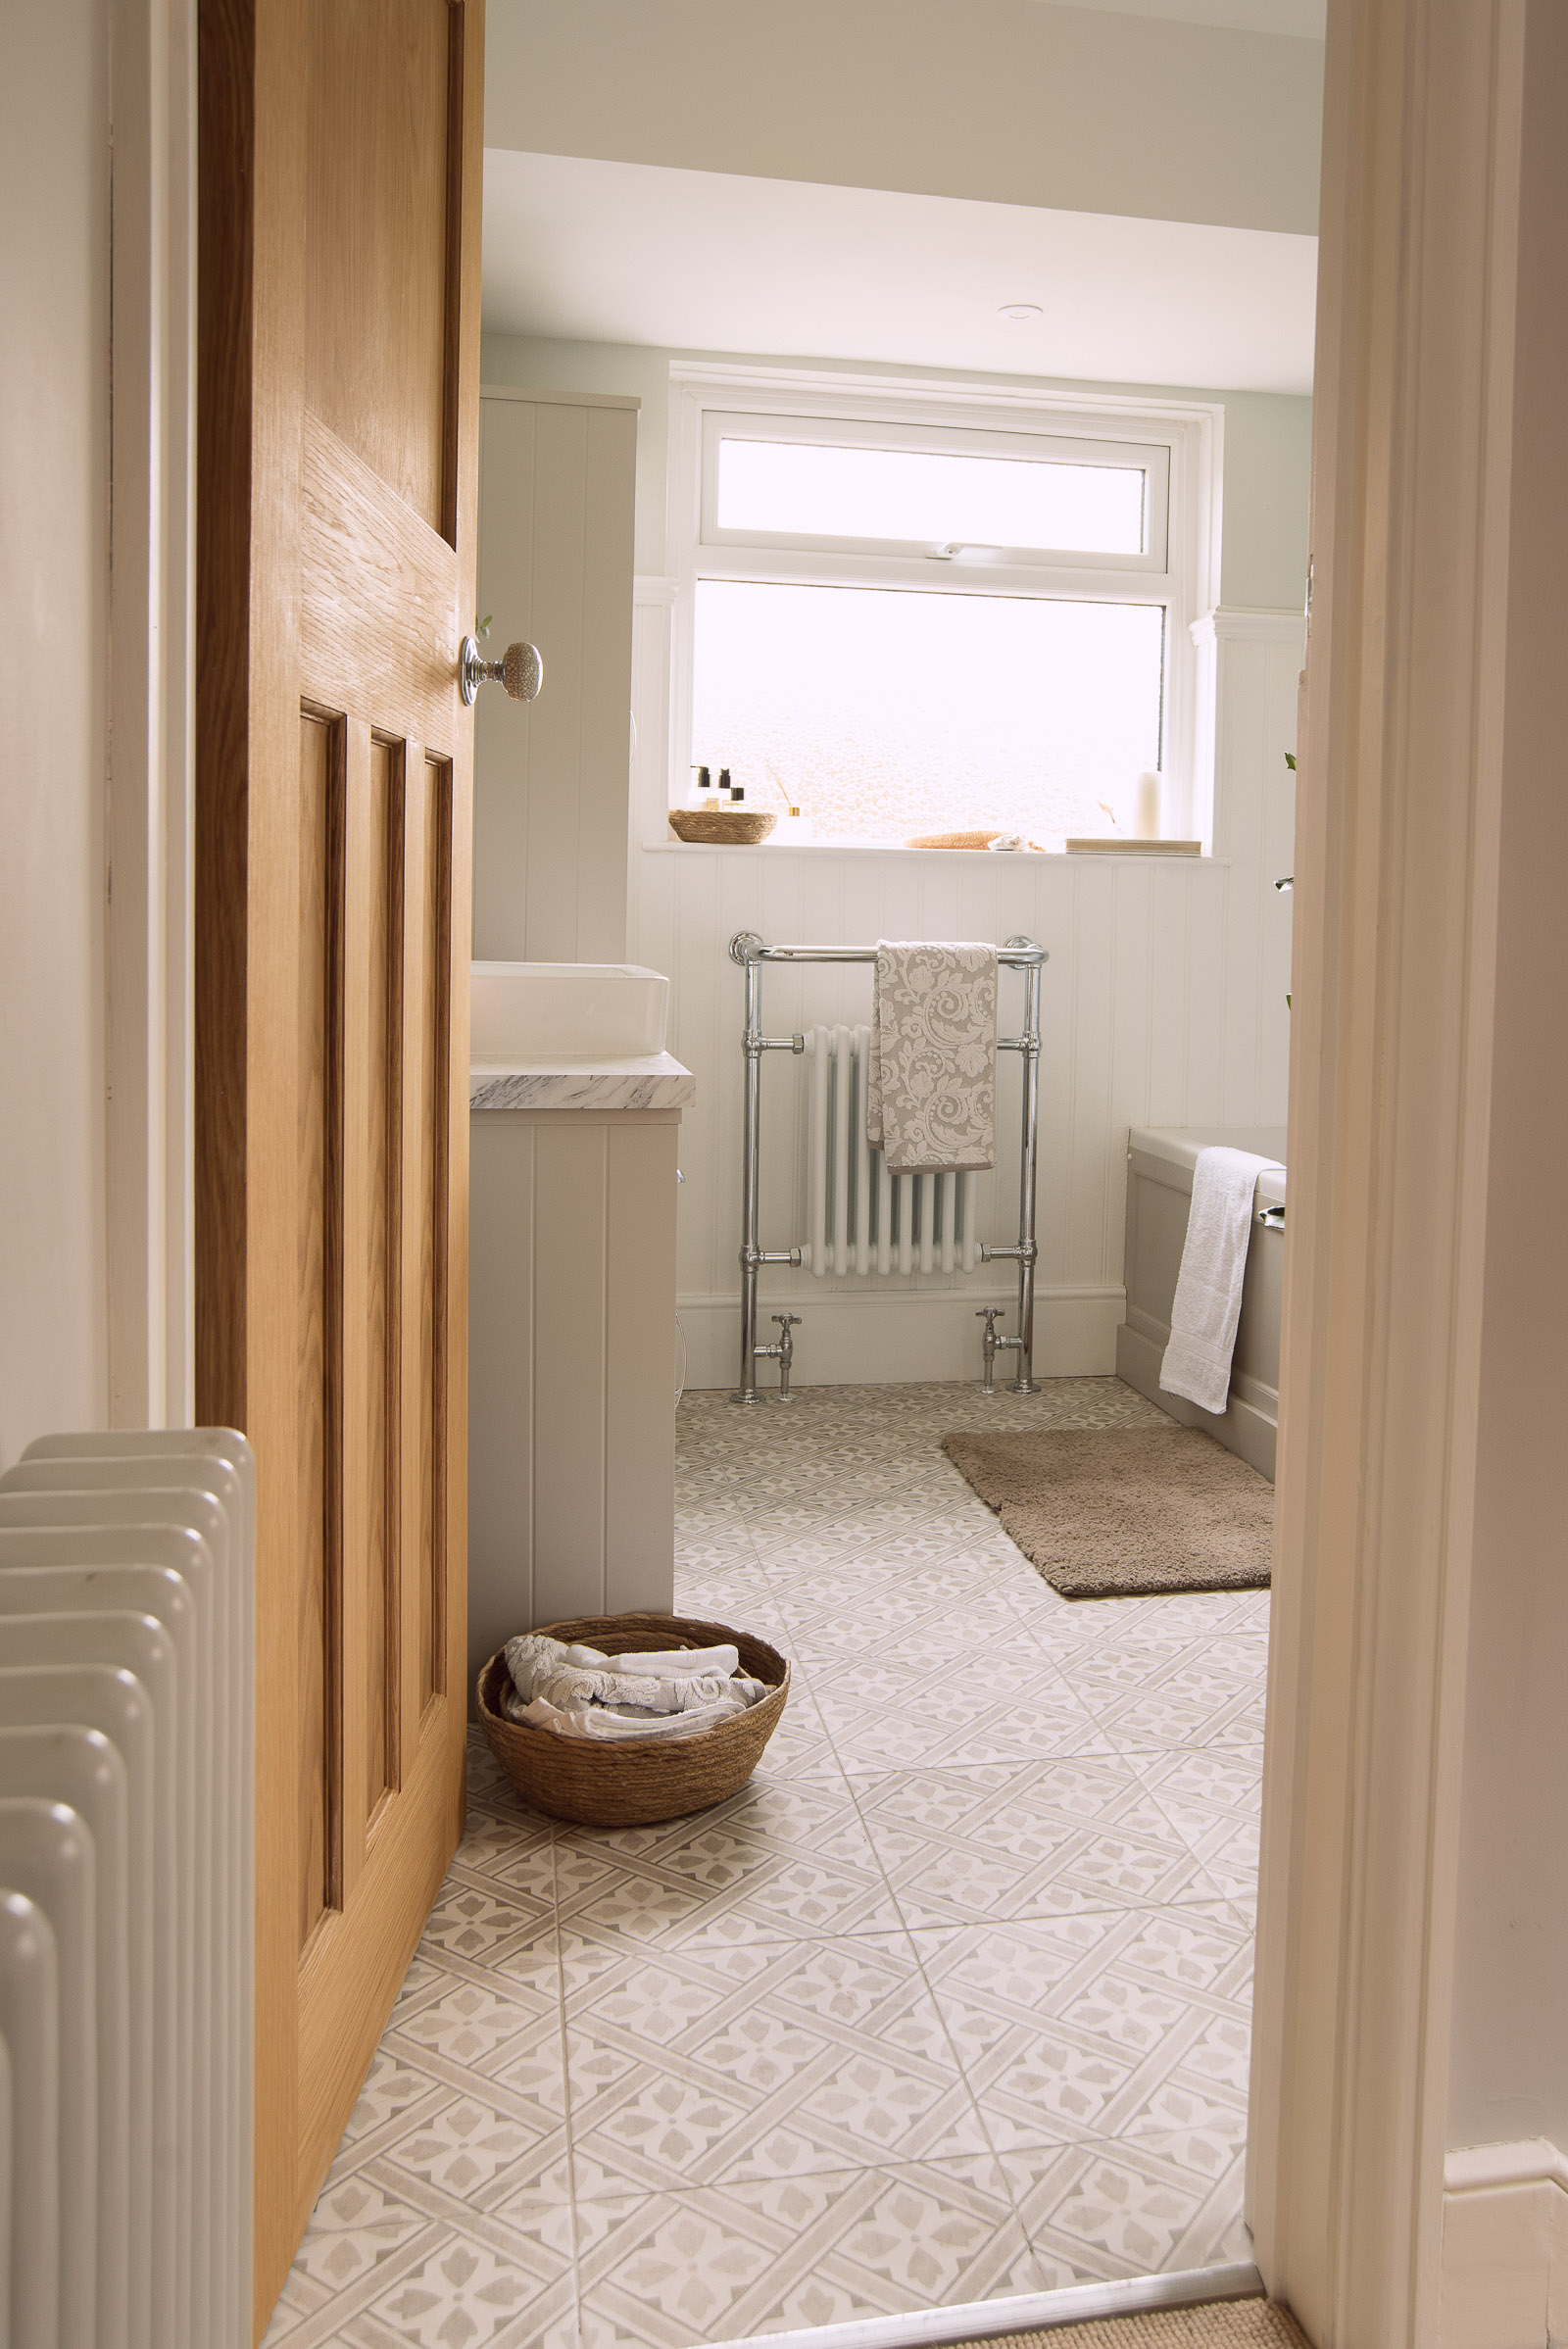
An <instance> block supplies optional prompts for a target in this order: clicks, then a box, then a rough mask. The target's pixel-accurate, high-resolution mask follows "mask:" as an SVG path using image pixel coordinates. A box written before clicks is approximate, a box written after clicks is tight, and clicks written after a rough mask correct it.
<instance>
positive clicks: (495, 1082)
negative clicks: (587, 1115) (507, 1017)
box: [468, 1052, 697, 1109]
mask: <svg viewBox="0 0 1568 2349" xmlns="http://www.w3.org/2000/svg"><path fill="white" fill-rule="evenodd" d="M696 1099H697V1079H696V1078H695V1077H694V1076H693V1075H692V1072H691V1070H690V1069H689V1068H685V1067H683V1066H682V1064H681V1063H680V1061H678V1060H676V1059H675V1058H673V1057H672V1055H671V1054H670V1053H668V1052H654V1053H651V1054H649V1055H647V1056H646V1057H644V1058H639V1059H631V1060H535V1061H533V1062H532V1063H531V1064H530V1065H529V1066H528V1067H527V1068H495V1067H484V1068H470V1070H469V1071H468V1107H469V1108H470V1109H688V1108H690V1106H691V1104H692V1102H693V1101H695V1100H696Z"/></svg>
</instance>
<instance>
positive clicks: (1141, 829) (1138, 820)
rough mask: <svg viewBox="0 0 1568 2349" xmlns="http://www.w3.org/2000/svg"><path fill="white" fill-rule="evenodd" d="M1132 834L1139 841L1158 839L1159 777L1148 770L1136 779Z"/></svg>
mask: <svg viewBox="0 0 1568 2349" xmlns="http://www.w3.org/2000/svg"><path fill="white" fill-rule="evenodd" d="M1133 832H1134V834H1135V836H1136V837H1137V838H1138V839H1139V840H1157V839H1158V838H1159V777H1158V775H1157V774H1156V773H1155V772H1154V771H1153V769H1152V768H1148V769H1146V771H1145V772H1144V773H1143V774H1141V775H1140V776H1139V778H1138V790H1137V793H1136V795H1135V797H1134V801H1133Z"/></svg>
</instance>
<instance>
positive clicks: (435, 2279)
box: [367, 2228, 576, 2349]
mask: <svg viewBox="0 0 1568 2349" xmlns="http://www.w3.org/2000/svg"><path fill="white" fill-rule="evenodd" d="M367 2314H368V2316H370V2317H372V2318H374V2319H376V2320H377V2321H379V2323H380V2324H382V2325H385V2326H386V2328H387V2330H388V2331H389V2332H390V2333H391V2334H392V2336H393V2338H394V2339H396V2340H398V2341H400V2342H404V2341H407V2342H413V2343H415V2344H416V2345H417V2349H496V2345H497V2344H499V2343H500V2342H502V2341H503V2340H504V2339H505V2338H506V2337H507V2336H508V2335H509V2334H510V2335H512V2336H513V2337H526V2338H528V2339H532V2340H537V2339H541V2338H542V2337H544V2336H545V2335H546V2334H547V2333H548V2331H549V2329H550V2328H552V2327H553V2326H554V2327H560V2328H561V2331H562V2337H563V2338H564V2339H569V2337H570V2336H569V2330H568V2329H567V2327H569V2326H570V2325H574V2324H575V2322H576V2289H575V2281H574V2277H573V2275H572V2270H571V2266H570V2263H569V2262H566V2263H562V2264H560V2265H558V2266H557V2267H556V2270H555V2272H554V2273H553V2274H550V2275H541V2274H540V2273H539V2271H538V2269H537V2268H536V2267H535V2266H534V2265H532V2264H531V2263H527V2264H525V2263H524V2262H522V2261H521V2260H519V2259H516V2258H515V2257H514V2258H508V2257H505V2256H503V2255H501V2254H499V2253H497V2252H496V2251H494V2250H492V2249H490V2248H489V2246H488V2245H486V2244H482V2243H476V2242H473V2241H471V2240H470V2239H469V2238H468V2237H466V2235H464V2234H462V2233H460V2232H459V2231H458V2230H457V2229H456V2228H448V2229H445V2230H444V2232H443V2236H442V2239H441V2241H440V2242H439V2243H437V2244H435V2245H434V2246H432V2248H431V2249H430V2250H428V2251H427V2252H426V2254H425V2256H424V2257H423V2258H422V2259H421V2260H420V2261H419V2263H418V2265H417V2267H415V2268H413V2269H411V2271H410V2272H409V2273H408V2274H407V2275H405V2276H400V2277H399V2278H398V2280H397V2281H396V2282H395V2283H394V2284H392V2285H391V2286H390V2287H389V2288H388V2289H387V2290H386V2291H385V2292H383V2293H381V2294H380V2295H379V2297H378V2298H377V2299H376V2300H375V2301H373V2302H372V2303H371V2304H370V2306H369V2308H368V2311H367ZM524 2319H525V2320H526V2324H527V2327H528V2329H527V2332H526V2334H525V2335H522V2336H519V2335H518V2334H517V2333H516V2331H515V2326H516V2325H517V2323H518V2322H519V2321H521V2320H524Z"/></svg>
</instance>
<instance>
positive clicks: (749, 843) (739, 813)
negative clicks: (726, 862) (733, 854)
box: [669, 807, 778, 849]
mask: <svg viewBox="0 0 1568 2349" xmlns="http://www.w3.org/2000/svg"><path fill="white" fill-rule="evenodd" d="M777 822H778V817H777V816H776V815H774V814H772V813H771V812H770V811H769V810H768V809H767V808H766V807H758V808H751V807H671V809H670V811H669V828H670V830H671V831H672V832H673V833H674V835H675V838H676V839H677V840H699V841H707V842H709V843H710V844H711V843H713V842H715V841H716V842H718V843H719V844H720V845H723V844H725V843H727V844H728V846H729V847H731V848H743V849H744V848H755V847H756V846H757V843H758V842H759V841H760V840H765V839H766V838H767V836H768V834H769V832H771V831H772V829H773V826H774V825H775V824H776V823H777Z"/></svg>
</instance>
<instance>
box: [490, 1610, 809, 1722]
mask: <svg viewBox="0 0 1568 2349" xmlns="http://www.w3.org/2000/svg"><path fill="white" fill-rule="evenodd" d="M506 1654H507V1670H508V1672H509V1674H510V1675H511V1680H512V1686H511V1688H508V1689H507V1690H506V1691H505V1692H504V1694H503V1697H502V1710H503V1711H504V1712H505V1713H506V1715H507V1717H508V1718H509V1720H512V1721H526V1722H529V1723H531V1724H532V1725H533V1726H534V1727H535V1728H538V1729H550V1730H554V1731H555V1732H556V1733H557V1734H558V1735H560V1736H563V1737H658V1736H671V1737H685V1736H689V1735H690V1734H691V1733H692V1731H694V1730H698V1729H708V1728H710V1727H711V1725H712V1723H713V1722H715V1721H722V1720H723V1719H724V1717H725V1715H726V1714H728V1713H737V1712H743V1711H744V1710H745V1709H746V1707H747V1706H748V1705H754V1704H759V1703H760V1701H761V1699H762V1698H763V1697H764V1696H765V1695H766V1694H767V1689H766V1688H765V1686H764V1684H763V1683H762V1682H761V1681H758V1680H753V1679H751V1678H750V1677H749V1676H748V1675H747V1674H745V1673H743V1672H741V1671H739V1669H738V1666H739V1664H740V1654H739V1651H738V1649H736V1648H735V1647H733V1646H729V1645H725V1646H720V1647H685V1648H667V1649H662V1650H661V1651H659V1652H658V1653H657V1654H648V1655H627V1656H608V1655H606V1654H604V1653H603V1652H602V1650H600V1649H599V1648H597V1647H586V1646H580V1645H573V1646H566V1645H564V1644H563V1642H562V1641H561V1640H559V1639H550V1638H548V1637H547V1635H546V1634H544V1633H543V1632H525V1633H522V1634H519V1636H518V1637H517V1638H516V1639H509V1640H508V1641H507V1649H506Z"/></svg>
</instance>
